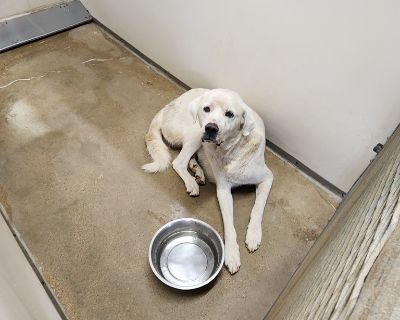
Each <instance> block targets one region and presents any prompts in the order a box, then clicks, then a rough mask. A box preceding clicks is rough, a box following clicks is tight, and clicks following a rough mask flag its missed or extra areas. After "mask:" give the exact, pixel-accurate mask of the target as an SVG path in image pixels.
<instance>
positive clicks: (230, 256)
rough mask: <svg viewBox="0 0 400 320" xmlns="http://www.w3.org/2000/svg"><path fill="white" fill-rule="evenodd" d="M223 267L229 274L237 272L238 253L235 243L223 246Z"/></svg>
mask: <svg viewBox="0 0 400 320" xmlns="http://www.w3.org/2000/svg"><path fill="white" fill-rule="evenodd" d="M225 265H226V267H227V268H228V270H229V272H230V273H231V274H234V273H236V272H238V271H239V268H240V252H239V246H238V244H237V243H236V242H234V243H230V244H225Z"/></svg>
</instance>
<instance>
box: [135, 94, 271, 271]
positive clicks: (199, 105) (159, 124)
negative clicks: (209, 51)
mask: <svg viewBox="0 0 400 320" xmlns="http://www.w3.org/2000/svg"><path fill="white" fill-rule="evenodd" d="M204 107H208V108H207V112H206V111H205V110H204ZM227 111H230V112H232V113H233V114H234V116H233V117H232V118H230V117H228V116H227V113H226V112H227ZM208 123H214V124H216V125H217V126H218V128H219V131H218V135H217V137H216V140H215V141H214V142H215V143H210V142H203V143H202V137H203V134H204V132H205V126H206V125H207V124H208ZM162 136H163V137H164V138H165V140H166V141H168V142H169V143H170V144H171V145H174V146H180V147H182V150H181V152H180V153H179V155H178V156H177V158H176V159H175V160H174V161H173V162H172V165H173V168H174V169H175V171H176V172H177V173H178V175H179V176H180V177H181V178H182V180H183V181H184V183H185V186H186V191H187V192H188V193H189V194H190V195H191V196H197V195H199V186H198V185H199V184H204V183H205V176H206V177H207V179H208V180H210V181H211V182H213V183H215V184H216V186H217V197H218V202H219V206H220V209H221V213H222V218H223V221H224V233H225V265H226V266H227V267H228V269H229V271H230V272H231V273H235V272H237V271H238V270H239V267H240V253H239V246H238V244H237V240H236V231H235V227H234V223H233V201H232V193H231V189H232V188H233V187H236V186H240V185H246V184H252V185H256V188H257V189H256V201H255V204H254V207H253V209H252V211H251V215H250V222H249V225H248V228H247V234H246V245H247V248H248V250H249V251H250V252H252V251H255V250H257V249H258V247H259V245H260V243H261V236H262V228H261V222H262V218H263V214H264V208H265V204H266V202H267V199H268V195H269V192H270V189H271V186H272V181H273V175H272V172H271V171H270V170H269V169H268V167H267V166H266V164H265V160H264V151H265V129H264V123H263V121H262V119H261V118H260V117H259V116H258V115H257V114H256V113H255V112H254V111H253V110H252V109H251V108H250V107H248V106H247V105H246V104H245V103H244V102H243V100H242V99H241V97H240V96H239V95H238V94H237V93H236V92H233V91H230V90H226V89H214V90H207V89H192V90H189V91H188V92H186V93H184V94H183V95H181V96H180V97H178V98H177V99H176V100H174V101H172V102H171V103H169V104H168V105H167V106H165V107H164V108H163V109H162V110H161V111H160V112H159V113H158V114H157V115H156V116H155V117H154V119H153V121H152V122H151V125H150V128H149V131H148V133H147V135H146V144H147V150H148V151H149V153H150V155H151V157H152V159H153V162H152V163H149V164H146V165H144V166H143V167H142V168H143V170H145V171H146V172H157V171H162V170H164V169H166V168H167V167H168V166H169V164H170V155H169V152H168V149H167V146H166V145H165V144H164V142H163V140H162ZM196 152H197V156H198V159H199V162H200V165H201V166H202V168H201V167H200V165H199V164H198V163H197V161H196V160H195V159H194V158H192V157H193V155H194V154H195V153H196ZM188 166H189V169H190V170H191V171H192V172H193V173H194V175H195V177H193V176H192V175H191V174H190V173H189V171H188ZM203 170H204V172H203Z"/></svg>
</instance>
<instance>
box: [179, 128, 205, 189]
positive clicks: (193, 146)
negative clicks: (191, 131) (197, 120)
mask: <svg viewBox="0 0 400 320" xmlns="http://www.w3.org/2000/svg"><path fill="white" fill-rule="evenodd" d="M200 145H201V140H200V139H199V138H198V137H197V136H193V137H188V138H186V139H185V141H184V142H183V144H182V150H181V152H180V153H179V155H178V156H177V157H176V158H175V160H174V161H172V167H173V168H174V170H175V171H176V173H177V174H178V175H179V176H180V177H181V178H182V180H183V182H184V183H185V187H186V192H187V193H189V195H190V196H192V197H195V196H198V195H199V185H198V184H197V182H196V180H195V178H194V177H192V175H191V174H190V173H189V171H188V163H189V160H190V158H191V157H192V156H193V154H194V153H195V152H196V151H197V150H198V149H199V148H200Z"/></svg>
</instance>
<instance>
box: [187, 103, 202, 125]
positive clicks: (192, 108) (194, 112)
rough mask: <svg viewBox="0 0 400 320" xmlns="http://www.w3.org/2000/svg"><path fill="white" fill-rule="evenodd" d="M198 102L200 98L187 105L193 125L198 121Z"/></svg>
mask: <svg viewBox="0 0 400 320" xmlns="http://www.w3.org/2000/svg"><path fill="white" fill-rule="evenodd" d="M200 100H201V96H200V97H197V98H196V99H193V100H192V101H191V102H190V103H189V112H190V114H191V115H192V117H193V122H194V123H196V122H198V121H199V117H198V115H197V112H198V111H199V108H200Z"/></svg>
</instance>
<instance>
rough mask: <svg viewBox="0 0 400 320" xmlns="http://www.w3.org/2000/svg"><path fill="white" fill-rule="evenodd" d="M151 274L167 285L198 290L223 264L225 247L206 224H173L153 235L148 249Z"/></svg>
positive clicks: (191, 221)
mask: <svg viewBox="0 0 400 320" xmlns="http://www.w3.org/2000/svg"><path fill="white" fill-rule="evenodd" d="M149 262H150V266H151V269H152V270H153V272H154V274H155V275H156V276H157V278H158V279H160V280H161V281H162V282H163V283H165V284H166V285H168V286H170V287H172V288H176V289H181V290H191V289H197V288H200V287H202V286H205V285H206V284H208V283H210V282H211V281H212V280H213V279H214V278H215V277H216V276H217V275H218V273H219V272H220V271H221V268H222V266H223V264H224V244H223V242H222V239H221V237H220V236H219V234H218V233H217V231H215V230H214V229H213V228H212V227H211V226H210V225H208V224H207V223H205V222H203V221H200V220H197V219H191V218H183V219H177V220H173V221H171V222H169V223H167V224H166V225H164V226H163V227H162V228H161V229H159V230H158V231H157V232H156V234H155V235H154V237H153V239H152V240H151V243H150V248H149Z"/></svg>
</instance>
